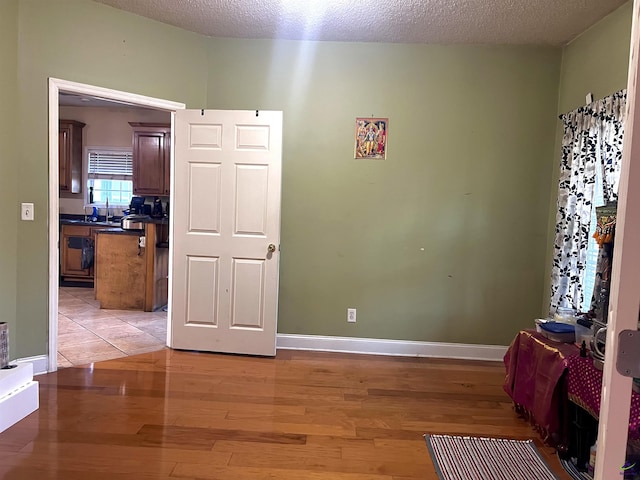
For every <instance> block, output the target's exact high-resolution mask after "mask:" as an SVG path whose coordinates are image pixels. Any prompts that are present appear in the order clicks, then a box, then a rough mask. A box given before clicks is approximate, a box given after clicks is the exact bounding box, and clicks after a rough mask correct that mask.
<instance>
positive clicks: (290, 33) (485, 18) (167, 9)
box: [95, 0, 627, 45]
mask: <svg viewBox="0 0 640 480" xmlns="http://www.w3.org/2000/svg"><path fill="white" fill-rule="evenodd" d="M95 1H97V2H98V3H103V4H106V5H110V6H112V7H115V8H118V9H121V10H126V11H129V12H132V13H135V14H138V15H141V16H143V17H148V18H151V19H155V20H158V21H160V22H163V23H167V24H170V25H175V26H177V27H180V28H183V29H185V30H190V31H192V32H196V33H200V34H203V35H207V36H211V37H240V38H284V39H296V40H303V39H306V40H336V41H358V42H394V43H431V44H519V45H523V44H528V45H532V44H535V45H565V44H566V43H568V42H569V41H571V40H572V39H573V38H575V37H576V36H577V35H578V34H580V33H582V32H583V31H585V30H586V29H587V28H589V27H590V26H591V25H593V24H594V23H596V22H597V21H598V20H600V19H601V18H603V17H604V16H606V15H607V14H608V13H610V12H612V11H613V10H615V9H616V8H617V7H619V6H621V5H622V4H624V3H625V2H626V1H627V0H359V1H353V0H95Z"/></svg>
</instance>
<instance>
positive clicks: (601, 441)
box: [594, 0, 640, 480]
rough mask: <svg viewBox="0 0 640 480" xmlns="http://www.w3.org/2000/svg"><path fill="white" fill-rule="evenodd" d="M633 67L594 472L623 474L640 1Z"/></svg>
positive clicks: (637, 163)
mask: <svg viewBox="0 0 640 480" xmlns="http://www.w3.org/2000/svg"><path fill="white" fill-rule="evenodd" d="M632 19H633V20H632V27H631V42H630V54H629V72H628V78H627V112H626V113H627V117H626V121H625V126H624V129H625V132H624V141H623V148H622V170H621V172H620V187H619V192H618V212H617V217H618V218H617V220H616V233H615V247H614V249H613V263H612V270H611V288H610V290H609V291H610V301H609V320H608V323H607V340H606V345H607V348H606V350H605V361H604V368H603V378H602V393H601V402H600V405H601V407H600V420H599V427H598V455H597V456H596V468H595V476H594V478H595V479H597V480H602V479H604V478H615V477H616V476H618V477H620V476H621V466H622V465H623V464H624V462H625V460H626V459H625V452H626V448H627V440H628V439H627V437H628V431H629V406H630V404H631V384H632V380H631V378H630V377H626V376H622V375H621V374H620V373H618V371H617V368H616V366H615V365H616V362H617V357H618V352H619V350H620V342H619V340H618V339H619V337H620V334H621V333H622V332H623V331H625V330H631V331H636V330H637V329H638V304H640V272H639V271H638V268H637V265H638V263H639V262H640V250H638V243H640V218H638V205H640V189H638V186H639V185H640V91H639V90H638V87H639V86H638V74H639V73H640V60H639V59H638V55H640V1H638V0H636V1H635V2H634V6H633V17H632Z"/></svg>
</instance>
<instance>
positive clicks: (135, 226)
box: [121, 214, 150, 230]
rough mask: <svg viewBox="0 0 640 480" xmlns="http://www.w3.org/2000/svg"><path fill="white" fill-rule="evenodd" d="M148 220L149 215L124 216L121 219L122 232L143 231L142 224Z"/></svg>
mask: <svg viewBox="0 0 640 480" xmlns="http://www.w3.org/2000/svg"><path fill="white" fill-rule="evenodd" d="M149 218H150V217H149V215H141V214H137V215H136V214H133V215H131V214H130V215H126V216H124V217H122V220H121V227H122V229H123V230H144V223H145V221H147V220H149Z"/></svg>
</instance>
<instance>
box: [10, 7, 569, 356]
mask: <svg viewBox="0 0 640 480" xmlns="http://www.w3.org/2000/svg"><path fill="white" fill-rule="evenodd" d="M18 4H19V14H18V27H19V57H18V58H19V65H18V69H17V74H18V85H19V95H18V99H19V101H18V104H17V106H19V109H18V115H17V118H18V119H19V121H18V126H19V131H18V141H19V143H18V144H19V146H20V148H19V151H18V152H17V155H16V157H17V164H18V165H19V167H17V172H14V174H13V175H10V176H9V177H5V176H2V177H0V191H4V189H5V188H15V192H16V193H14V194H13V196H14V197H15V198H14V201H13V203H14V204H15V203H17V202H21V201H33V202H35V204H36V210H35V214H36V221H35V222H28V223H27V222H19V223H18V221H17V217H16V220H15V225H16V226H15V228H14V229H13V230H14V231H13V232H12V231H11V226H12V222H9V228H7V229H6V233H5V232H3V234H5V235H8V238H12V237H13V236H15V237H16V238H17V247H16V250H17V260H16V263H15V269H13V271H17V275H16V274H15V273H12V271H11V269H10V271H9V272H8V273H6V272H5V271H4V270H2V271H1V272H0V281H1V282H4V283H8V282H12V281H15V279H16V277H17V292H16V299H17V300H16V302H15V304H16V312H17V313H16V316H17V318H18V319H19V321H18V328H17V335H16V339H15V340H16V348H15V350H14V353H15V355H12V356H15V357H25V356H29V355H36V354H43V353H45V352H46V342H47V301H48V299H47V274H48V272H47V231H48V227H47V208H48V205H47V199H48V194H47V178H48V173H47V168H48V159H47V78H48V77H49V76H53V77H57V78H63V79H67V80H72V81H78V82H83V83H89V84H94V85H100V86H105V87H109V88H115V89H120V90H125V91H130V92H134V93H140V94H144V95H150V96H155V97H160V98H165V99H169V100H175V101H181V102H185V103H186V104H187V105H188V106H189V107H191V108H201V107H203V106H206V107H209V108H229V109H254V108H259V109H277V110H283V111H284V112H285V138H284V160H283V161H284V168H283V204H282V213H283V215H282V256H281V284H280V324H279V331H280V332H284V333H309V334H326V335H345V336H358V337H373V338H397V339H411V340H425V341H450V342H465V343H480V344H487V343H493V344H506V343H508V342H509V341H510V340H511V339H512V338H513V335H514V334H515V332H516V331H517V330H518V329H520V328H522V327H525V326H530V325H531V319H532V318H533V317H535V316H537V315H539V313H540V298H541V297H542V295H543V292H542V290H543V283H544V278H543V277H544V268H545V267H544V258H545V252H546V234H547V232H546V226H547V222H548V212H549V199H550V198H551V192H550V185H549V181H548V179H549V178H550V177H551V176H552V171H551V170H552V163H553V142H554V135H555V127H556V123H555V115H556V113H557V99H558V79H559V74H560V51H559V50H558V49H547V48H525V47H494V48H485V47H442V46H439V47H436V46H420V45H389V44H358V43H306V42H271V41H260V40H231V39H208V38H204V37H200V36H197V35H194V34H190V33H188V32H184V31H181V30H179V29H176V28H173V27H170V26H167V25H164V24H160V23H157V22H153V21H150V20H147V19H144V18H141V17H137V16H134V15H130V14H127V13H124V12H120V11H118V10H115V9H111V8H109V7H106V6H104V5H100V4H96V3H93V2H89V1H86V0H66V1H65V2H64V5H65V7H64V8H60V2H50V1H48V0H18ZM0 48H2V47H0ZM369 115H379V116H388V117H389V118H390V130H389V135H390V136H389V158H388V160H386V161H355V160H353V158H352V157H353V122H354V118H355V117H356V116H369ZM14 120H15V117H14ZM3 143H4V142H3ZM3 168H4V167H3ZM16 177H17V179H18V181H17V185H15V183H16V182H15V178H16ZM18 192H19V193H18ZM1 238H3V240H2V241H5V240H4V237H1ZM347 307H356V308H357V309H358V323H357V324H355V325H353V324H347V323H346V321H345V317H346V308H347Z"/></svg>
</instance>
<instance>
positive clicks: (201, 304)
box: [170, 110, 282, 355]
mask: <svg viewBox="0 0 640 480" xmlns="http://www.w3.org/2000/svg"><path fill="white" fill-rule="evenodd" d="M174 132H175V139H174V140H175V169H174V179H175V182H174V195H173V205H172V212H171V215H172V217H173V228H174V231H173V249H172V251H173V257H172V262H173V273H172V288H171V315H172V319H171V323H172V327H171V329H172V332H171V345H170V346H171V347H173V348H178V349H188V350H201V351H210V352H227V353H243V354H253V355H275V351H276V320H277V307H278V303H277V301H278V264H279V262H278V260H279V244H280V189H281V163H282V112H263V111H261V112H256V111H224V110H181V111H178V112H176V117H175V128H174Z"/></svg>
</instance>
